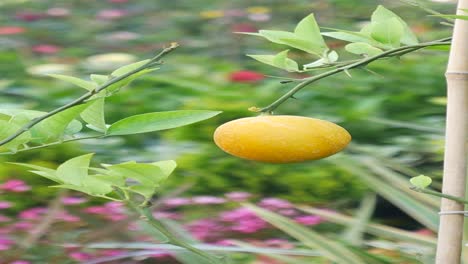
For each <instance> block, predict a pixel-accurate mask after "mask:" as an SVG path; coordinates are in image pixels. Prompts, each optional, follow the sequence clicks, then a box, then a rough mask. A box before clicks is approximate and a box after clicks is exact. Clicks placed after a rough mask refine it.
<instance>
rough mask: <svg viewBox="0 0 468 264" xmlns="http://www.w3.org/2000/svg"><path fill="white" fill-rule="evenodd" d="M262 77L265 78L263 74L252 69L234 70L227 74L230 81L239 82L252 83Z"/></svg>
mask: <svg viewBox="0 0 468 264" xmlns="http://www.w3.org/2000/svg"><path fill="white" fill-rule="evenodd" d="M263 79H265V76H264V75H263V74H261V73H258V72H254V71H236V72H232V73H231V74H230V75H229V80H230V81H231V82H239V83H254V82H258V81H261V80H263Z"/></svg>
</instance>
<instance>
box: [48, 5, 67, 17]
mask: <svg viewBox="0 0 468 264" xmlns="http://www.w3.org/2000/svg"><path fill="white" fill-rule="evenodd" d="M46 13H47V15H48V16H51V17H67V16H68V15H70V10H69V9H67V8H63V7H52V8H49V9H47V12H46Z"/></svg>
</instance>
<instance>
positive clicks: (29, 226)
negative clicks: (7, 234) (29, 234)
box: [13, 221, 35, 230]
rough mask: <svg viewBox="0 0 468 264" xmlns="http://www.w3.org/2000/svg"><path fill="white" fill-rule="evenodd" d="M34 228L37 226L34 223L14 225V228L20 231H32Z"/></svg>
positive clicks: (21, 222) (17, 223)
mask: <svg viewBox="0 0 468 264" xmlns="http://www.w3.org/2000/svg"><path fill="white" fill-rule="evenodd" d="M34 226H35V224H34V223H31V222H25V221H20V222H16V223H14V224H13V227H14V228H16V229H18V230H30V229H32V228H33V227H34Z"/></svg>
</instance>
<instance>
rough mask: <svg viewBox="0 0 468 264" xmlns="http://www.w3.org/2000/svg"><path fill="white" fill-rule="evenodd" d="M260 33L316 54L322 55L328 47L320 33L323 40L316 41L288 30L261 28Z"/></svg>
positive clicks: (276, 41) (278, 41) (277, 41)
mask: <svg viewBox="0 0 468 264" xmlns="http://www.w3.org/2000/svg"><path fill="white" fill-rule="evenodd" d="M259 33H260V35H262V36H263V37H265V38H266V39H268V40H269V41H271V42H273V43H278V44H282V45H287V46H290V47H293V48H296V49H299V50H302V51H305V52H308V53H311V54H315V55H320V54H322V53H323V52H324V51H325V50H327V49H328V48H327V46H326V45H325V42H324V41H323V39H322V37H321V36H320V35H319V37H320V40H321V41H314V40H312V39H311V38H310V37H309V38H301V37H300V36H298V35H297V34H295V33H292V32H287V31H279V30H260V31H259ZM315 38H317V37H315Z"/></svg>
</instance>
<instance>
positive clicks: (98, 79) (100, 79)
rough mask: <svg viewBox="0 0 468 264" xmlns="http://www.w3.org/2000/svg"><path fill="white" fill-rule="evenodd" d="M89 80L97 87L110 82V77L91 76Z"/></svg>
mask: <svg viewBox="0 0 468 264" xmlns="http://www.w3.org/2000/svg"><path fill="white" fill-rule="evenodd" d="M89 78H91V80H92V81H93V82H95V83H96V84H97V85H102V84H104V83H105V82H107V81H108V80H109V76H107V75H101V74H91V75H90V76H89Z"/></svg>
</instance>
